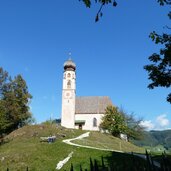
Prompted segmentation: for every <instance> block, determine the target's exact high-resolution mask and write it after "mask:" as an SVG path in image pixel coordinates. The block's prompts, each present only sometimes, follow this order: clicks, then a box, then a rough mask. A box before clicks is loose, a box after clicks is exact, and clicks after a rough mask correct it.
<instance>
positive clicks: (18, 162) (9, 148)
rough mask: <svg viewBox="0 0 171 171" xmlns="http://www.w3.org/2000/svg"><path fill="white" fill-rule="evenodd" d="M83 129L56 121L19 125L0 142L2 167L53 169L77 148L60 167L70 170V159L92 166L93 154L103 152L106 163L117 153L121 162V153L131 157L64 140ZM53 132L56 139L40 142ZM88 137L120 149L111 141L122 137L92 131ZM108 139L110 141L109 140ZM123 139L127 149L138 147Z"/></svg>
mask: <svg viewBox="0 0 171 171" xmlns="http://www.w3.org/2000/svg"><path fill="white" fill-rule="evenodd" d="M82 133H84V131H81V130H72V129H64V128H62V127H56V125H35V126H25V127H23V128H20V129H18V130H16V131H14V132H12V133H11V134H10V135H8V136H7V137H6V143H5V144H3V145H1V146H0V170H1V171H5V170H6V169H7V167H8V168H9V169H10V171H25V170H26V167H27V166H28V167H29V170H31V171H47V170H49V171H50V170H51V171H54V170H56V169H55V168H56V164H57V163H58V162H59V161H61V160H63V159H64V158H66V157H67V156H68V154H69V153H71V152H72V151H73V152H74V153H73V157H72V158H71V160H70V161H69V162H68V163H67V164H66V165H64V167H63V168H62V169H61V170H69V168H70V165H71V162H72V163H73V165H74V168H76V169H77V168H79V166H80V164H82V167H83V168H87V167H89V159H90V157H91V158H93V159H97V160H101V156H103V157H104V158H105V162H106V163H108V161H109V160H110V157H111V156H115V157H116V159H115V161H117V160H118V162H119V161H120V162H121V161H122V160H120V157H121V156H122V158H129V155H128V154H119V153H111V152H105V151H99V150H92V149H85V148H78V147H74V146H70V145H67V144H64V143H63V142H62V140H63V139H67V138H74V137H77V136H78V135H80V134H82ZM50 135H56V136H57V140H56V141H55V142H54V143H51V144H49V143H46V142H40V137H42V136H50ZM86 141H88V142H89V143H90V145H91V144H92V145H97V144H98V143H97V142H101V144H100V145H101V146H103V147H104V146H106V147H107V148H114V149H115V148H116V150H118V149H117V146H118V145H116V146H113V145H112V144H119V143H120V141H121V140H119V139H116V140H115V138H113V137H111V136H108V135H103V134H100V133H97V132H92V133H91V136H90V137H89V138H88V139H87V140H86ZM117 141H118V142H117ZM93 142H94V143H93ZM106 142H108V143H107V144H106ZM86 143H87V142H86ZM121 143H122V147H126V146H129V148H127V150H124V151H129V150H130V151H137V149H136V150H135V148H137V147H135V146H133V145H131V144H129V143H126V142H123V141H122V142H121ZM138 149H139V148H138ZM141 151H142V149H140V150H139V152H141ZM119 156H120V157H119ZM118 157H119V158H118Z"/></svg>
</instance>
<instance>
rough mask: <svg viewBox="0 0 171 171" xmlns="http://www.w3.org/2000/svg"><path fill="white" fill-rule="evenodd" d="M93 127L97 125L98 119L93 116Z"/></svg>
mask: <svg viewBox="0 0 171 171" xmlns="http://www.w3.org/2000/svg"><path fill="white" fill-rule="evenodd" d="M93 127H97V119H96V118H93Z"/></svg>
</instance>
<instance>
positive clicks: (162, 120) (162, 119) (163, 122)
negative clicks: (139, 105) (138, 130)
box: [156, 114, 169, 127]
mask: <svg viewBox="0 0 171 171" xmlns="http://www.w3.org/2000/svg"><path fill="white" fill-rule="evenodd" d="M156 122H157V124H159V126H160V127H167V126H169V119H167V115H166V114H163V115H159V116H158V117H157V118H156Z"/></svg>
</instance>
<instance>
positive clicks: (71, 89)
mask: <svg viewBox="0 0 171 171" xmlns="http://www.w3.org/2000/svg"><path fill="white" fill-rule="evenodd" d="M108 105H112V101H111V100H110V98H109V97H108V96H80V97H78V96H76V65H75V63H74V62H73V61H72V60H71V59H68V60H67V61H66V62H65V63H64V72H63V87H62V114H61V125H62V126H64V127H66V128H74V129H83V130H92V131H98V130H99V125H100V123H101V119H102V117H103V115H104V114H105V108H106V107H107V106H108Z"/></svg>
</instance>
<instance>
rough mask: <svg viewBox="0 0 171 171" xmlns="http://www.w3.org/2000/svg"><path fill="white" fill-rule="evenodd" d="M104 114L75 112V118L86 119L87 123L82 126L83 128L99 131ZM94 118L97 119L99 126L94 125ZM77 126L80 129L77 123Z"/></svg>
mask: <svg viewBox="0 0 171 171" xmlns="http://www.w3.org/2000/svg"><path fill="white" fill-rule="evenodd" d="M103 115H104V114H75V120H85V125H83V126H82V129H83V130H92V131H99V125H100V123H101V118H102V117H103ZM94 118H96V119H97V127H93V119H94ZM75 128H76V129H78V128H79V126H78V125H76V126H75Z"/></svg>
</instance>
